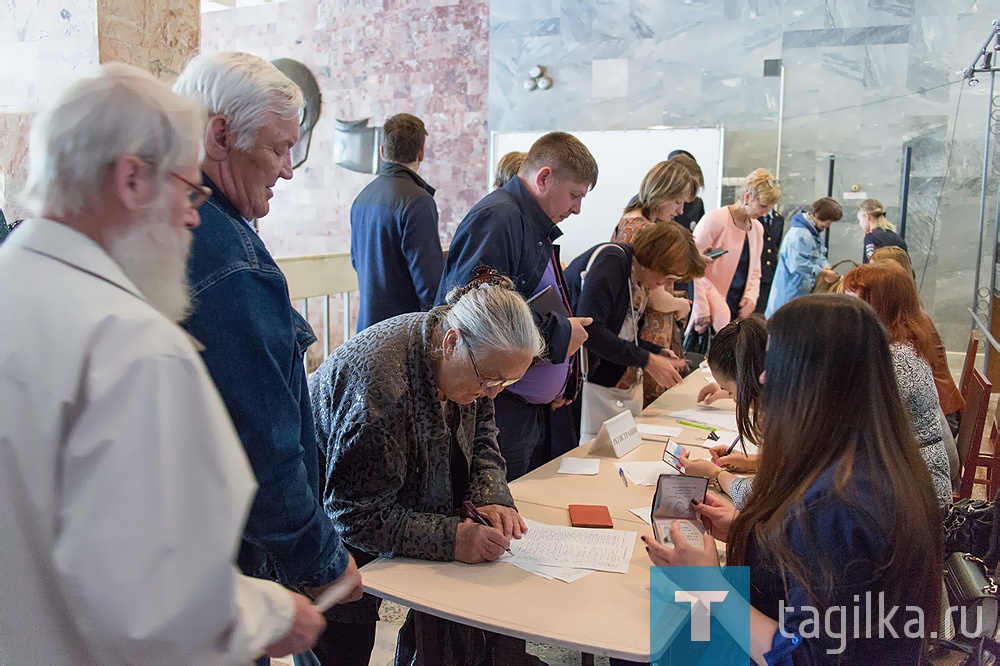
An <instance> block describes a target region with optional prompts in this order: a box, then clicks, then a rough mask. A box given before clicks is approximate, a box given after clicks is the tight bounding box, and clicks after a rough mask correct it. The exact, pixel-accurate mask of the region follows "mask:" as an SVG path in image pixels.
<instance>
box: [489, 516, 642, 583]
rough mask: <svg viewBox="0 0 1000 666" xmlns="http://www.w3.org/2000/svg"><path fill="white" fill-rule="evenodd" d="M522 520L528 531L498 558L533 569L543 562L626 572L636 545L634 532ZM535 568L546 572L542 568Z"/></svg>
mask: <svg viewBox="0 0 1000 666" xmlns="http://www.w3.org/2000/svg"><path fill="white" fill-rule="evenodd" d="M525 523H527V525H528V531H527V533H525V535H524V537H523V538H521V539H515V540H514V541H511V544H510V549H511V551H512V553H513V554H512V555H510V554H505V555H504V556H503V557H501V558H500V561H502V562H510V563H511V564H514V565H516V566H521V564H522V563H523V564H527V566H529V567H532V568H534V569H536V570H537V569H538V565H545V566H551V567H570V568H574V569H594V570H596V571H612V572H615V573H627V572H628V564H629V560H631V559H632V550H633V548H634V547H635V537H636V533H635V532H628V531H625V530H605V529H589V528H581V527H563V526H561V525H546V524H544V523H538V522H535V521H533V520H526V521H525ZM522 568H525V567H522ZM526 570H527V569H526ZM538 571H539V572H540V573H542V574H545V573H546V570H545V569H540V570H538Z"/></svg>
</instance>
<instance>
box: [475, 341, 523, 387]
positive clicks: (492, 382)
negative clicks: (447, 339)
mask: <svg viewBox="0 0 1000 666" xmlns="http://www.w3.org/2000/svg"><path fill="white" fill-rule="evenodd" d="M463 346H464V347H465V349H466V351H468V352H469V360H470V361H472V369H473V370H474V371H475V373H476V379H477V380H479V386H480V387H481V388H482V389H483V390H484V391H486V390H488V389H494V388H496V387H498V386H502V387H507V386H510V385H511V384H515V383H517V381H518V379H520V377H519V378H518V379H483V376H482V375H481V374H479V366H478V365H476V357H475V356H473V355H472V347H470V346H469V345H468V344H463Z"/></svg>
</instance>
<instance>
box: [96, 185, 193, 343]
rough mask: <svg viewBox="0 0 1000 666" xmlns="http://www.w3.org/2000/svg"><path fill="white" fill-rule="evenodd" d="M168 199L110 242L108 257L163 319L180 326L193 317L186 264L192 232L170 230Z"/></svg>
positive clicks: (144, 213) (159, 200) (145, 213)
mask: <svg viewBox="0 0 1000 666" xmlns="http://www.w3.org/2000/svg"><path fill="white" fill-rule="evenodd" d="M169 219H170V202H169V200H168V199H167V197H166V196H160V197H158V198H157V201H156V202H154V203H153V204H151V205H150V206H149V207H148V208H146V209H145V210H144V211H143V214H142V216H141V217H140V219H138V220H137V221H136V222H135V224H133V225H132V227H131V228H130V229H129V230H128V231H126V232H125V233H122V234H119V235H117V236H115V237H113V238H111V239H110V241H109V242H108V254H109V255H111V258H112V259H114V260H115V261H116V262H117V263H118V265H119V266H121V268H122V271H124V273H125V275H126V277H128V279H129V280H131V281H132V282H133V284H135V286H136V287H137V288H138V289H139V291H140V292H141V293H142V295H143V296H145V298H146V300H147V301H148V302H149V304H150V305H152V306H153V307H154V308H155V309H156V310H158V311H159V312H160V313H161V314H163V316H164V317H166V318H167V319H169V320H170V321H172V322H175V323H180V322H182V321H184V320H185V319H187V317H188V315H190V314H191V297H190V294H189V289H188V279H187V260H188V254H189V253H190V250H191V239H192V236H191V232H190V231H188V230H184V231H183V232H180V231H177V230H175V229H174V228H172V227H171V225H170V222H169Z"/></svg>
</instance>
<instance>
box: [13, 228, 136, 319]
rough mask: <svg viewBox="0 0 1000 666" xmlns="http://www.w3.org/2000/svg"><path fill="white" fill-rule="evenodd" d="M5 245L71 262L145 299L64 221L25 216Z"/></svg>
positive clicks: (99, 249)
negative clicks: (23, 223) (21, 224)
mask: <svg viewBox="0 0 1000 666" xmlns="http://www.w3.org/2000/svg"><path fill="white" fill-rule="evenodd" d="M5 246H9V247H10V248H12V249H13V248H17V247H20V248H24V249H25V250H28V251H29V252H34V253H36V254H40V255H43V256H46V257H49V258H50V259H53V260H55V261H58V262H60V263H63V264H66V265H67V266H72V267H73V268H76V269H77V270H79V271H81V272H83V273H87V274H88V275H92V276H93V277H95V278H97V279H99V280H104V281H105V282H109V283H111V284H113V285H115V286H117V287H119V288H121V289H123V290H125V291H127V292H129V293H130V294H132V295H133V296H135V297H136V298H138V299H140V300H143V301H145V300H146V297H145V296H143V295H142V292H141V291H139V288H138V287H136V286H135V284H134V283H133V282H132V280H130V279H129V278H128V276H126V275H125V272H124V271H123V270H122V268H121V266H119V265H118V262H116V261H115V260H114V259H112V258H111V257H110V256H109V255H108V253H107V252H106V251H105V250H104V248H102V247H101V246H100V245H98V244H97V243H95V242H94V241H93V240H92V239H90V238H88V237H87V236H85V235H83V234H82V233H80V232H79V231H77V230H76V229H72V228H70V227H68V226H66V225H65V224H62V223H60V222H55V221H53V220H46V219H42V218H38V219H33V220H27V223H26V224H25V225H24V228H22V229H21V230H19V231H18V232H17V233H16V234H12V235H11V237H10V239H8V240H7V242H6V243H5Z"/></svg>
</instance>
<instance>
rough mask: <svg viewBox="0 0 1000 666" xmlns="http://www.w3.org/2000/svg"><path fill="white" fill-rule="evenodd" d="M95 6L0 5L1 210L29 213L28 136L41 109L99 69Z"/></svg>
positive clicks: (41, 1)
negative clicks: (25, 199) (25, 195)
mask: <svg viewBox="0 0 1000 666" xmlns="http://www.w3.org/2000/svg"><path fill="white" fill-rule="evenodd" d="M96 23H97V9H96V2H95V0H7V2H5V3H3V4H0V62H3V63H5V66H3V67H0V91H2V94H0V208H3V210H4V214H5V216H6V217H7V219H8V220H10V221H13V220H16V219H19V218H21V217H24V216H25V215H26V214H27V212H26V211H25V209H24V207H23V206H22V205H21V203H20V201H19V195H20V193H21V190H22V189H23V187H24V183H25V179H26V177H27V168H28V164H27V158H28V130H29V129H30V127H31V122H32V119H33V118H34V116H35V114H36V113H37V112H38V111H39V109H40V108H41V107H42V106H43V105H44V104H45V103H46V102H47V101H48V100H49V99H51V97H52V96H53V95H54V94H56V93H57V92H58V91H60V90H62V89H64V88H65V87H66V86H67V85H69V83H71V82H72V81H73V80H74V79H76V78H78V77H79V76H80V75H81V73H83V72H85V71H87V70H88V69H89V68H91V67H93V66H94V65H95V64H96V63H97V37H96V35H97V30H96Z"/></svg>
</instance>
